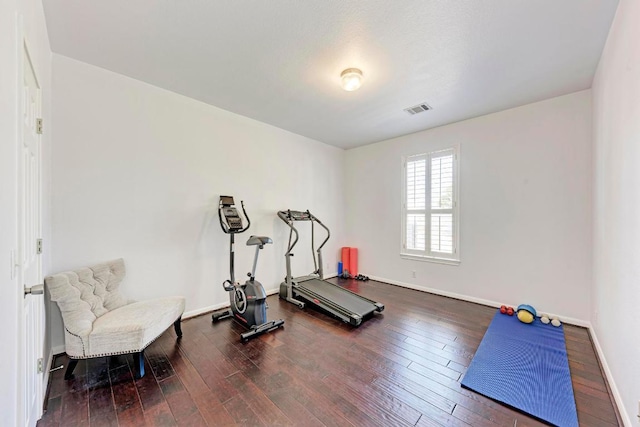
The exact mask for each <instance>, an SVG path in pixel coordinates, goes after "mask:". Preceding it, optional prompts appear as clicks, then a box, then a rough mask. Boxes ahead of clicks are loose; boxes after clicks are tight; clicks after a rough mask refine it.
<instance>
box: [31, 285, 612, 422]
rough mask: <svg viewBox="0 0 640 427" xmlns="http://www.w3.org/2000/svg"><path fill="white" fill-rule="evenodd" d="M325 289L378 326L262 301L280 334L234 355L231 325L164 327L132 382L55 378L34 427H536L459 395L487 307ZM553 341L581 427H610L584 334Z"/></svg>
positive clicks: (107, 370) (127, 373) (88, 367)
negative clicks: (369, 309) (363, 302)
mask: <svg viewBox="0 0 640 427" xmlns="http://www.w3.org/2000/svg"><path fill="white" fill-rule="evenodd" d="M333 281H334V282H335V283H341V284H342V285H344V286H346V287H348V288H349V289H351V290H355V291H357V292H359V293H361V294H362V295H364V296H367V297H369V298H371V299H374V300H376V301H380V302H383V303H384V304H385V306H386V308H385V311H384V313H382V315H376V316H375V317H374V318H372V319H370V320H368V321H366V322H364V323H363V324H362V325H361V326H360V327H359V328H357V329H353V328H351V327H349V326H347V325H345V324H343V323H341V322H340V321H338V320H334V319H332V318H330V317H328V316H325V315H323V314H320V313H318V312H316V311H313V310H311V309H305V310H300V309H298V308H296V307H294V306H293V305H291V304H289V303H286V302H283V301H280V300H279V299H278V297H277V296H271V297H269V298H268V302H269V305H270V309H269V311H268V315H269V319H277V318H283V319H285V327H284V329H281V330H278V331H275V332H272V333H270V334H266V335H263V336H262V337H259V338H256V339H254V340H252V341H250V342H249V343H247V344H242V343H240V342H239V335H238V334H239V333H240V332H241V331H242V330H243V329H242V328H241V327H240V326H238V325H237V324H235V323H234V322H233V321H231V320H226V321H222V322H219V323H216V324H212V322H211V317H210V316H209V315H202V316H199V317H195V318H192V319H188V320H185V321H184V322H183V327H182V329H183V332H184V336H183V338H182V339H181V340H180V341H179V342H176V336H175V333H174V331H173V328H170V329H169V330H167V332H165V333H164V335H162V336H161V337H160V338H159V339H158V340H157V341H155V342H154V343H153V344H152V345H151V346H149V347H148V348H147V350H146V352H145V357H146V359H145V369H146V372H147V374H146V376H145V377H144V378H142V379H140V380H138V381H134V380H133V377H132V364H133V358H132V357H131V356H119V357H111V358H102V359H95V360H91V361H88V362H84V361H81V362H80V363H79V364H78V367H77V368H76V378H75V379H73V380H71V381H64V379H63V375H64V371H63V370H58V371H54V372H53V373H52V374H51V381H50V385H49V395H48V396H49V398H48V405H47V406H48V407H47V411H46V413H45V415H44V416H43V418H42V420H40V422H39V423H38V425H39V426H41V427H44V426H65V427H66V426H84V425H91V426H118V425H119V426H142V425H150V426H174V425H179V426H200V425H203V426H204V425H213V426H232V425H243V426H280V425H283V426H285V425H286V426H420V427H424V426H440V425H471V426H485V425H486V426H495V425H498V426H509V427H512V426H520V427H522V426H538V425H543V424H542V423H540V422H539V421H536V420H534V419H532V418H530V417H528V416H526V415H523V414H522V413H519V412H517V411H515V410H512V409H510V408H508V407H505V406H503V405H501V404H499V403H496V402H494V401H492V400H490V399H487V398H485V397H482V396H480V395H478V394H476V393H474V392H472V391H469V390H466V389H463V388H461V387H460V380H461V377H462V376H463V375H464V373H465V370H466V369H467V366H469V363H470V362H471V359H472V358H473V355H474V352H475V350H476V349H477V347H478V345H479V344H480V341H481V340H482V337H483V335H484V332H485V331H486V328H487V326H488V325H489V322H490V321H491V319H492V317H493V315H494V313H495V309H494V308H490V307H485V306H482V305H478V304H473V303H468V302H463V301H458V300H455V299H450V298H445V297H440V296H436V295H431V294H427V293H422V292H418V291H413V290H410V289H405V288H401V287H397V286H393V285H387V284H383V283H380V282H375V281H369V282H356V281H352V280H339V281H338V279H333ZM565 336H566V343H567V351H568V355H569V365H570V368H571V376H572V380H573V388H574V393H575V397H576V406H577V408H578V418H579V420H580V425H581V426H605V427H606V426H616V425H619V424H618V419H617V415H616V411H615V409H614V407H613V405H612V403H611V399H610V395H609V393H608V391H607V390H608V389H607V385H606V383H605V380H604V379H603V376H602V373H601V370H600V367H599V364H598V360H597V358H596V355H595V352H594V349H593V346H592V343H591V341H590V338H589V334H588V332H587V330H586V329H584V328H580V327H575V326H569V325H565ZM60 364H64V365H66V364H67V358H66V356H64V355H60V356H57V357H56V358H55V360H54V366H58V365H60ZM514 386H517V385H514Z"/></svg>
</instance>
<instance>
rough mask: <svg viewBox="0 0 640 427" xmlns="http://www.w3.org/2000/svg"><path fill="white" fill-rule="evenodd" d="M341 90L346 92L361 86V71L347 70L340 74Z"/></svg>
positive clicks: (355, 69)
mask: <svg viewBox="0 0 640 427" xmlns="http://www.w3.org/2000/svg"><path fill="white" fill-rule="evenodd" d="M340 78H341V79H342V89H344V90H346V91H347V92H352V91H354V90H357V89H358V88H359V87H360V86H361V85H362V71H360V70H359V69H357V68H347V69H346V70H344V71H343V72H342V73H340Z"/></svg>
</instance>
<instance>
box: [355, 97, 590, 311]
mask: <svg viewBox="0 0 640 427" xmlns="http://www.w3.org/2000/svg"><path fill="white" fill-rule="evenodd" d="M590 96H591V95H590V91H588V90H587V91H582V92H577V93H574V94H571V95H566V96H562V97H559V98H554V99H550V100H546V101H542V102H538V103H535V104H530V105H526V106H523V107H519V108H514V109H511V110H506V111H503V112H499V113H495V114H490V115H487V116H483V117H478V118H475V119H471V120H466V121H463V122H459V123H454V124H451V125H448V126H443V127H439V128H435V129H431V130H427V131H424V132H419V133H415V134H412V135H408V136H404V137H400V138H395V139H391V140H388V141H383V142H380V143H377V144H373V145H368V146H364V147H361V148H356V149H352V150H348V151H347V152H346V161H345V179H346V181H345V182H346V197H347V202H346V203H347V229H348V230H349V237H350V239H349V241H348V244H350V245H354V246H358V247H359V248H360V255H359V257H360V270H361V271H362V272H363V274H367V275H369V276H376V277H380V278H385V279H388V280H391V281H394V282H400V283H404V284H407V285H410V286H414V287H422V288H431V289H435V290H437V291H439V292H443V293H448V294H457V295H463V296H467V297H471V298H475V299H477V300H482V301H485V302H486V301H492V302H502V303H510V304H518V303H529V304H532V305H533V306H534V307H536V308H537V309H539V310H540V311H545V312H551V313H557V314H560V315H564V316H568V317H571V318H574V319H578V320H581V321H586V320H587V319H588V317H589V309H588V307H589V304H590V302H589V287H590V283H591V249H590V247H591V196H590V192H591V172H590V170H591V148H590V144H591V124H590V119H591V103H590ZM424 114H428V113H424ZM454 144H459V145H460V212H461V214H460V217H461V219H460V229H461V232H460V236H461V237H460V256H461V261H462V262H461V264H460V265H459V266H450V265H443V264H435V263H430V262H421V261H411V260H405V259H401V258H400V255H399V254H400V246H401V223H400V218H401V197H402V191H401V183H402V172H401V171H402V164H401V158H402V156H405V155H412V154H419V153H424V152H428V151H432V150H436V149H440V148H445V147H451V146H453V145H454ZM414 270H415V271H416V278H415V279H414V278H412V276H411V272H412V271H414Z"/></svg>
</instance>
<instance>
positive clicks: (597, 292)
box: [591, 0, 640, 425]
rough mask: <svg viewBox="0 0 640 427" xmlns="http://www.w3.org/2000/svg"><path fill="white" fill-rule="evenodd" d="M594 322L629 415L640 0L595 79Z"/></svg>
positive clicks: (634, 373)
mask: <svg viewBox="0 0 640 427" xmlns="http://www.w3.org/2000/svg"><path fill="white" fill-rule="evenodd" d="M593 146H594V148H593V152H594V162H593V163H594V231H593V236H594V245H593V246H594V255H593V258H594V286H593V303H592V313H591V317H592V323H593V326H594V330H595V332H596V335H597V338H598V341H599V343H600V345H601V347H602V350H603V352H604V355H605V359H606V361H607V365H608V367H609V369H610V371H611V373H612V374H613V379H614V380H615V384H616V387H617V389H618V392H619V395H620V396H622V399H623V402H624V408H625V410H626V412H627V414H626V420H627V423H629V425H631V421H630V420H629V417H633V418H634V419H635V415H636V413H637V411H638V409H637V408H638V406H637V402H638V399H640V364H639V363H638V362H639V361H640V333H639V331H640V311H638V302H639V301H640V193H639V192H638V191H639V189H640V2H638V1H632V0H622V1H620V4H619V6H618V11H617V13H616V17H615V19H614V21H613V24H612V27H611V30H610V33H609V38H608V40H607V44H606V46H605V49H604V52H603V54H602V58H601V59H600V64H599V66H598V71H597V72H596V76H595V79H594V82H593Z"/></svg>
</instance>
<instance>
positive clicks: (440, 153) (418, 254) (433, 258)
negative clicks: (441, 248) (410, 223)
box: [400, 145, 460, 265]
mask: <svg viewBox="0 0 640 427" xmlns="http://www.w3.org/2000/svg"><path fill="white" fill-rule="evenodd" d="M448 153H452V154H453V207H452V208H450V209H440V208H436V209H434V208H432V207H431V168H432V164H431V163H432V162H431V161H432V159H433V158H437V157H444V156H446V155H448ZM420 158H424V160H425V168H426V170H425V203H424V209H407V196H408V191H407V190H408V187H407V185H408V182H407V164H408V162H410V161H412V160H420ZM459 164H460V147H459V146H458V145H454V146H452V147H447V148H444V149H438V150H434V151H429V152H426V153H419V154H412V155H408V156H403V157H402V203H401V237H400V257H401V258H404V259H412V260H417V261H428V262H437V263H443V264H451V265H459V264H460V191H459V188H460V173H459V171H460V167H459ZM411 213H415V214H418V215H419V214H423V215H424V218H425V249H424V250H419V249H408V248H407V216H408V215H409V214H411ZM437 213H451V214H452V216H453V218H452V227H453V233H452V234H453V235H452V244H453V253H451V254H449V253H444V252H436V251H432V250H431V215H432V214H437Z"/></svg>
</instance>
